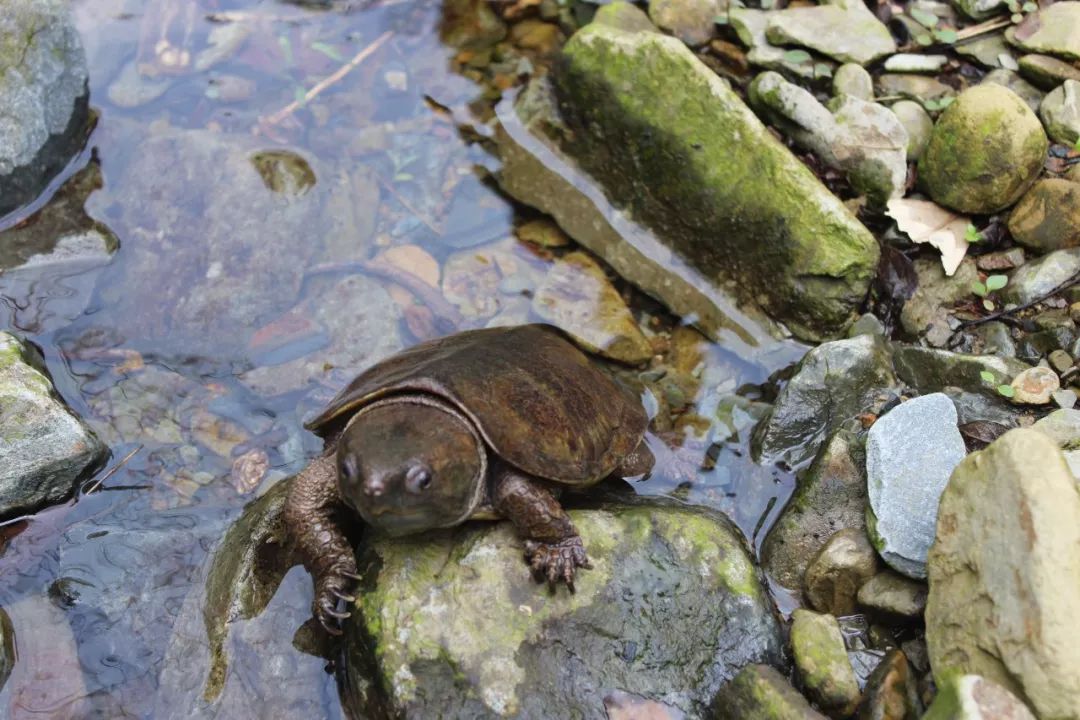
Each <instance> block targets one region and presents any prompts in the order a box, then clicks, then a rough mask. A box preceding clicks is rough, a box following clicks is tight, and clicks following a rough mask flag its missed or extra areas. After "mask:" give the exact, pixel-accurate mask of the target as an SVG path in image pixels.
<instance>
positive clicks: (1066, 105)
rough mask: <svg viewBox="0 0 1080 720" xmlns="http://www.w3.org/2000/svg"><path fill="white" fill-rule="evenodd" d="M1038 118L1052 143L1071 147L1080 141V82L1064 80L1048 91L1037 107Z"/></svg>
mask: <svg viewBox="0 0 1080 720" xmlns="http://www.w3.org/2000/svg"><path fill="white" fill-rule="evenodd" d="M1039 117H1041V118H1042V121H1043V124H1044V125H1045V126H1046V132H1047V134H1048V135H1049V136H1050V138H1051V139H1052V140H1053V141H1054V142H1058V143H1061V144H1062V145H1069V146H1071V145H1074V144H1075V143H1076V142H1077V140H1080V80H1066V81H1065V82H1063V83H1062V84H1061V85H1059V86H1058V87H1057V88H1056V89H1055V90H1052V91H1050V94H1049V95H1047V96H1046V97H1045V98H1044V99H1043V101H1042V104H1041V105H1040V106H1039Z"/></svg>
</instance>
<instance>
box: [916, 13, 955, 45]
mask: <svg viewBox="0 0 1080 720" xmlns="http://www.w3.org/2000/svg"><path fill="white" fill-rule="evenodd" d="M908 14H909V15H910V16H911V19H912V20H914V21H915V22H917V23H919V24H920V25H922V26H923V27H924V28H926V29H927V31H928V32H918V33H916V34H915V42H917V43H918V44H919V45H922V46H923V47H926V46H927V45H933V44H934V41H935V40H936V41H937V42H939V43H943V44H945V45H952V44H953V43H955V42H956V40H957V35H956V30H954V29H953V28H951V27H939V25H940V23H941V18H939V17H938V16H937V15H935V14H934V13H932V12H928V11H926V10H922V9H920V8H913V9H912V10H911V11H909V13H908Z"/></svg>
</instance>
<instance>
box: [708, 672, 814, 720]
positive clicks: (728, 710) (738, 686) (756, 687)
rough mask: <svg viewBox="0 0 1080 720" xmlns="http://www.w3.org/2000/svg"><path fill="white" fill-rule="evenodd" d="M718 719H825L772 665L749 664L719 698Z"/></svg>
mask: <svg viewBox="0 0 1080 720" xmlns="http://www.w3.org/2000/svg"><path fill="white" fill-rule="evenodd" d="M712 717H715V718H716V720H746V718H758V719H760V720H825V716H824V715H822V714H820V713H818V712H815V711H814V709H813V708H812V707H810V703H808V702H807V701H806V699H805V698H804V697H803V696H802V695H800V694H799V693H798V692H796V690H795V688H793V687H791V685H790V684H788V681H787V680H786V679H784V676H783V675H781V674H780V673H778V672H777V671H776V670H775V669H774V668H771V667H769V666H768V665H747V666H746V667H744V668H743V669H742V670H740V671H739V674H738V675H736V676H735V679H734V680H732V681H731V682H729V683H728V684H727V685H725V686H724V687H723V688H722V689H721V690H720V694H719V695H717V696H716V702H715V703H714V704H713V715H712Z"/></svg>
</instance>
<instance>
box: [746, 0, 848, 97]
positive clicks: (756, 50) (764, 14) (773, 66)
mask: <svg viewBox="0 0 1080 720" xmlns="http://www.w3.org/2000/svg"><path fill="white" fill-rule="evenodd" d="M771 15H772V13H771V12H769V11H766V10H758V9H755V8H743V7H732V8H731V9H730V10H728V24H729V25H731V27H732V29H734V30H735V32H736V33H737V34H738V36H739V40H740V41H741V42H742V43H743V44H744V45H746V46H747V47H748V48H750V51H749V52H748V53H747V54H746V60H747V62H749V63H750V64H751V65H753V66H754V67H761V68H765V69H766V70H775V71H777V72H782V73H785V74H786V75H789V76H794V77H798V78H802V79H804V80H813V79H816V78H817V77H818V74H817V73H818V70H817V68H816V66H818V65H821V64H824V65H825V66H826V67H830V68H831V67H832V64H833V63H832V61H831V60H826V59H824V58H820V57H818V58H812V59H811V61H810V62H792V61H791V60H790V59H789V56H788V51H787V50H785V49H784V48H782V47H777V46H775V45H772V44H770V43H769V41H768V39H767V38H766V37H765V29H766V27H767V26H768V23H769V17H770V16H771Z"/></svg>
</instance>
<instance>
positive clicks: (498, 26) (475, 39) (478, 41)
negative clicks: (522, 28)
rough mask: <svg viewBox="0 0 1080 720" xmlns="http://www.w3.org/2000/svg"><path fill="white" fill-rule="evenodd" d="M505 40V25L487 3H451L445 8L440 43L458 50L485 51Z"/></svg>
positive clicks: (471, 0) (472, 0)
mask: <svg viewBox="0 0 1080 720" xmlns="http://www.w3.org/2000/svg"><path fill="white" fill-rule="evenodd" d="M504 37H506V24H505V23H504V22H503V21H502V20H500V19H499V16H498V15H496V14H495V11H494V10H493V9H492V7H491V5H490V4H489V3H487V2H485V1H484V0H450V1H449V2H446V3H444V4H443V5H442V22H441V23H440V24H439V39H440V40H441V41H442V42H443V43H444V44H446V45H449V46H450V47H453V48H457V49H459V50H477V51H481V50H486V49H487V48H490V47H492V46H494V45H495V44H496V43H498V42H499V41H500V40H502V39H503V38H504Z"/></svg>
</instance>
